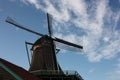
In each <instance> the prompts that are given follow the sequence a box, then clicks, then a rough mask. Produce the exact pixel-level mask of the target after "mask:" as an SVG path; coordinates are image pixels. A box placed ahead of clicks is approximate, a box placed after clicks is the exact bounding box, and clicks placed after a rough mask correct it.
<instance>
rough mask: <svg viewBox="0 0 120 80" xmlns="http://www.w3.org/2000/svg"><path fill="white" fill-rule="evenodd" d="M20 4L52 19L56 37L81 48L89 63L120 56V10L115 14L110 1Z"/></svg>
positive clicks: (26, 0) (62, 0)
mask: <svg viewBox="0 0 120 80" xmlns="http://www.w3.org/2000/svg"><path fill="white" fill-rule="evenodd" d="M21 1H22V2H24V3H27V4H30V5H31V4H32V5H34V6H35V7H36V9H39V10H42V11H44V12H48V13H50V14H51V15H53V18H54V23H53V24H54V25H53V26H54V28H55V30H56V32H55V36H57V37H60V38H64V39H66V40H68V41H71V42H75V43H77V44H82V45H83V46H84V49H85V53H84V55H86V56H87V57H88V59H89V61H91V62H97V61H100V60H101V59H111V58H113V57H115V56H116V55H117V54H118V53H120V50H119V48H120V37H119V34H120V29H116V28H117V26H118V22H119V21H120V10H118V11H112V9H111V6H110V5H109V0H90V1H89V2H87V1H84V0H71V1H69V0H57V1H54V0H21ZM63 28H64V29H65V30H63ZM70 38H72V39H71V40H70ZM73 38H74V39H73ZM76 39H77V40H76ZM81 39H83V41H82V42H81Z"/></svg>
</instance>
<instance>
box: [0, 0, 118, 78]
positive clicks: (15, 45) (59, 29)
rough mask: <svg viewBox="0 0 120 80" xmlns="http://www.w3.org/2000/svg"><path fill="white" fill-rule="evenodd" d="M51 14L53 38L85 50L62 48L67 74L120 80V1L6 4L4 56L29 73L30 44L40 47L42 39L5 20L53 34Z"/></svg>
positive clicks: (2, 13)
mask: <svg viewBox="0 0 120 80" xmlns="http://www.w3.org/2000/svg"><path fill="white" fill-rule="evenodd" d="M46 13H49V14H50V15H51V16H52V30H53V37H58V38H61V39H64V40H67V41H69V42H72V43H75V44H78V45H82V46H83V48H84V51H83V52H78V51H67V50H63V49H61V50H60V52H59V53H58V54H57V60H58V62H59V64H60V65H61V67H62V69H63V70H76V71H77V72H78V73H79V74H80V75H81V76H82V78H83V79H84V80H101V79H102V80H120V76H119V75H120V36H119V35H120V0H0V58H3V59H5V60H8V61H10V62H12V63H14V64H16V65H18V66H21V67H23V68H25V69H26V70H28V69H29V64H28V59H27V54H26V50H25V45H24V44H25V41H28V42H32V43H34V42H35V41H36V40H37V39H39V38H40V36H37V35H34V34H32V33H29V32H26V31H23V30H21V29H18V28H16V27H13V25H10V24H8V23H6V22H5V19H6V18H7V17H11V18H12V19H14V20H15V21H16V22H17V23H19V24H20V25H23V26H25V27H27V28H29V29H32V30H34V31H36V32H39V33H42V34H48V29H47V20H46ZM29 48H31V46H29Z"/></svg>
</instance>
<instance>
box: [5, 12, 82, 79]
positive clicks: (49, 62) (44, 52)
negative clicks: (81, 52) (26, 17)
mask: <svg viewBox="0 0 120 80" xmlns="http://www.w3.org/2000/svg"><path fill="white" fill-rule="evenodd" d="M6 22H8V23H10V24H12V25H14V26H15V27H18V28H21V29H23V30H26V31H28V32H31V33H33V34H36V35H38V36H41V37H40V38H39V39H38V40H37V41H35V43H34V44H32V43H28V44H30V45H32V49H31V50H32V51H33V55H32V60H31V62H30V68H29V72H31V73H32V72H33V73H34V72H36V71H61V72H62V69H61V67H60V65H59V64H58V62H57V59H56V45H55V42H57V43H61V44H65V45H67V46H69V47H74V48H78V49H83V46H80V45H77V44H74V43H71V42H68V41H65V40H63V39H60V38H57V37H54V38H53V37H52V36H53V34H52V33H53V32H52V29H51V28H52V20H51V15H49V14H48V13H47V22H48V35H44V34H41V33H38V32H36V31H33V30H30V29H28V28H26V27H24V26H22V25H19V24H18V23H17V22H16V21H14V20H13V19H11V18H7V19H6ZM26 43H27V42H26ZM80 80H81V79H80Z"/></svg>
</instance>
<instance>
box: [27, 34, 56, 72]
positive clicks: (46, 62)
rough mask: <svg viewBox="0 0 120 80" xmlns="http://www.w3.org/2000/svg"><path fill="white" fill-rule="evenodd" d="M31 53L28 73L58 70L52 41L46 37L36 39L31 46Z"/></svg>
mask: <svg viewBox="0 0 120 80" xmlns="http://www.w3.org/2000/svg"><path fill="white" fill-rule="evenodd" d="M32 51H33V55H32V60H31V66H30V70H29V71H36V70H58V67H57V60H56V55H55V51H54V47H53V41H52V40H51V39H50V38H49V37H48V36H43V37H41V38H40V39H38V40H37V41H36V42H35V43H34V45H33V46H32Z"/></svg>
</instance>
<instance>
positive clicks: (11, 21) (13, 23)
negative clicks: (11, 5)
mask: <svg viewBox="0 0 120 80" xmlns="http://www.w3.org/2000/svg"><path fill="white" fill-rule="evenodd" d="M5 21H6V22H7V23H10V24H12V25H14V26H15V27H17V28H20V29H23V30H25V31H28V32H31V33H34V34H36V35H39V36H44V35H43V34H40V33H38V32H35V31H33V30H30V29H28V28H25V27H23V26H21V25H19V24H18V23H16V22H15V21H14V20H13V19H11V18H8V17H7V19H6V20H5Z"/></svg>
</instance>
